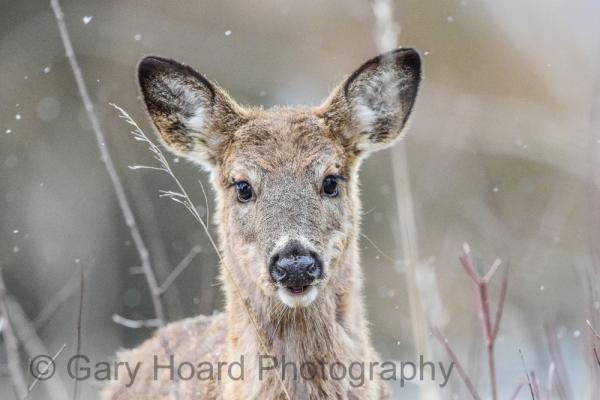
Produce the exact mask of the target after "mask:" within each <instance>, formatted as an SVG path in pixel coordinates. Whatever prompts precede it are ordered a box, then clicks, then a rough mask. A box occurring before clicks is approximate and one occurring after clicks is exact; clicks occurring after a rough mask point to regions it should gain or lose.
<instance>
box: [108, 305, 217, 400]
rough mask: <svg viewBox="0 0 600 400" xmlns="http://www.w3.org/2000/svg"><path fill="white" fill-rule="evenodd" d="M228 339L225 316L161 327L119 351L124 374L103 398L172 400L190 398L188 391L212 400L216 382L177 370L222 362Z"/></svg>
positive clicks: (196, 318)
mask: <svg viewBox="0 0 600 400" xmlns="http://www.w3.org/2000/svg"><path fill="white" fill-rule="evenodd" d="M225 340H226V319H225V316H224V315H223V314H216V315H213V316H204V315H200V316H197V317H194V318H186V319H183V320H180V321H176V322H172V323H170V324H168V325H166V326H164V327H162V328H159V329H157V331H156V332H155V333H154V335H153V337H151V338H150V339H147V340H146V341H145V342H143V343H142V344H141V345H139V346H138V347H136V348H133V349H131V350H124V351H121V352H119V354H118V359H119V360H118V363H120V364H121V366H122V367H121V371H122V373H121V374H119V376H118V377H117V379H116V380H115V381H113V382H112V383H110V384H109V385H108V386H107V387H106V388H105V389H104V391H103V394H102V399H103V400H117V399H118V400H136V399H140V400H141V399H157V400H158V399H171V398H173V395H175V396H176V393H179V395H183V398H187V397H186V395H187V394H188V392H192V393H195V394H196V395H198V394H201V393H202V394H204V395H205V397H201V398H211V397H210V396H208V394H209V393H210V392H211V391H212V390H214V388H213V386H214V382H212V381H210V380H206V379H205V380H201V379H181V377H180V373H181V370H180V371H179V372H178V369H179V368H181V369H182V370H184V373H187V372H186V371H185V368H187V366H185V364H191V365H193V366H194V369H197V368H198V365H199V364H200V363H203V362H208V363H214V362H215V361H216V360H219V359H220V358H221V357H223V355H224V352H225ZM136 369H137V370H136ZM188 369H189V368H188ZM128 371H131V372H128ZM132 376H133V377H132ZM175 398H177V396H176V397H175Z"/></svg>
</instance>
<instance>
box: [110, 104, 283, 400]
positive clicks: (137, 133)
mask: <svg viewBox="0 0 600 400" xmlns="http://www.w3.org/2000/svg"><path fill="white" fill-rule="evenodd" d="M110 105H111V106H113V107H114V108H115V109H116V110H118V111H119V113H120V117H121V118H122V119H124V120H125V121H126V122H127V123H128V124H129V125H131V126H132V127H133V130H131V134H132V135H133V137H134V139H135V140H137V141H140V142H143V143H146V145H147V146H148V150H149V151H150V152H151V153H152V154H153V155H154V159H155V160H156V161H158V163H159V164H160V167H150V169H155V170H156V169H158V170H160V171H163V172H165V173H167V174H168V175H169V176H170V177H171V179H172V180H173V182H174V183H175V186H176V188H177V191H172V190H161V191H160V192H159V193H160V196H161V197H167V198H169V199H171V200H173V201H174V202H176V203H179V204H181V205H182V206H184V207H185V208H186V209H187V210H188V211H189V212H190V214H192V216H193V217H194V219H195V220H196V221H197V222H198V223H199V224H200V225H201V226H202V229H203V230H204V233H205V234H206V236H207V238H208V240H209V242H210V244H211V246H212V247H213V249H214V250H215V252H216V253H217V257H218V258H219V262H220V263H221V266H222V267H223V270H224V271H225V273H226V274H227V277H228V278H229V280H230V281H231V283H232V284H233V286H234V293H235V294H236V296H238V298H239V300H240V301H241V302H242V304H243V306H244V309H245V310H246V313H247V314H248V318H249V319H250V321H251V323H252V325H253V327H254V330H255V332H256V335H257V338H258V341H259V344H260V347H261V350H262V351H263V354H266V355H269V354H270V353H269V351H268V348H267V346H266V344H265V341H264V338H263V335H262V333H261V329H260V327H259V325H258V322H257V320H256V317H255V313H254V310H252V306H251V303H250V302H249V301H247V300H245V299H244V298H243V296H242V291H241V289H240V285H239V284H238V282H237V280H236V279H235V275H234V274H233V273H232V271H231V270H230V269H229V266H228V265H227V264H226V263H225V260H224V259H223V256H222V255H221V252H220V251H219V247H218V246H217V244H216V241H215V240H214V238H213V236H212V234H211V233H210V230H209V229H208V225H207V224H206V222H205V221H204V220H203V219H202V217H200V214H199V213H198V210H197V209H196V207H195V206H194V204H193V203H192V200H191V198H190V196H189V195H188V193H187V191H186V190H185V188H184V187H183V185H182V184H181V182H180V181H179V178H177V176H176V175H175V174H174V173H173V170H172V169H171V166H170V165H169V162H168V161H167V158H166V157H165V156H164V154H163V152H162V151H161V149H160V148H159V147H158V146H157V145H156V144H154V142H153V141H151V140H150V139H149V138H148V137H147V136H146V134H145V133H144V131H142V129H141V128H140V127H139V125H138V124H137V123H136V122H135V121H134V120H133V118H131V116H130V115H129V114H128V113H127V112H126V111H125V110H123V109H122V108H121V107H119V106H118V105H116V104H113V103H110ZM130 168H132V169H145V168H148V167H146V166H143V165H138V166H134V167H130ZM198 182H199V183H200V186H201V187H202V186H203V185H202V181H198ZM202 190H204V188H202ZM114 317H115V316H113V320H114ZM275 375H276V377H277V380H278V381H279V383H280V384H281V387H282V390H283V393H284V394H285V396H286V398H287V399H288V400H291V397H290V395H289V393H288V391H287V389H286V387H285V384H284V382H283V379H282V377H281V375H280V374H277V373H275Z"/></svg>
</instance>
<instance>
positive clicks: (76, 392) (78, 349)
mask: <svg viewBox="0 0 600 400" xmlns="http://www.w3.org/2000/svg"><path fill="white" fill-rule="evenodd" d="M79 278H80V279H79V310H78V314H77V339H76V342H75V346H76V347H75V354H76V355H79V354H80V353H81V327H82V321H83V294H84V290H85V275H84V273H83V265H82V266H81V271H80V277H79ZM75 370H76V371H79V357H77V358H76V359H75ZM78 398H79V379H75V383H74V385H73V400H77V399H78Z"/></svg>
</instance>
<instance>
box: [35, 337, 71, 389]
mask: <svg viewBox="0 0 600 400" xmlns="http://www.w3.org/2000/svg"><path fill="white" fill-rule="evenodd" d="M66 348H67V344H66V343H65V344H63V345H62V347H61V348H60V350H58V352H56V354H54V356H53V357H52V361H51V362H48V363H47V364H46V368H44V369H43V370H41V371H39V372H36V374H35V375H36V377H35V379H34V380H33V382H31V385H29V387H28V388H27V393H31V391H32V390H33V388H35V385H37V383H38V382H39V381H40V378H41V377H43V376H45V375H46V374H47V373H48V371H50V368H54V367H53V365H55V364H54V363H55V362H56V359H57V358H58V357H59V356H60V355H61V354H62V352H63V351H64V350H65V349H66ZM59 399H60V397H59Z"/></svg>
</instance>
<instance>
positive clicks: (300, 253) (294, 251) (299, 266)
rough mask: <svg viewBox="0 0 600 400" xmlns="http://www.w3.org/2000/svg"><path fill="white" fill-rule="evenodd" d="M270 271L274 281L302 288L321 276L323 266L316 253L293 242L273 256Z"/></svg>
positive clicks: (286, 285)
mask: <svg viewBox="0 0 600 400" xmlns="http://www.w3.org/2000/svg"><path fill="white" fill-rule="evenodd" d="M269 272H270V274H271V278H272V279H273V282H275V283H278V284H280V285H281V286H285V287H288V288H290V289H299V290H302V289H303V288H305V287H306V286H309V285H311V284H312V283H313V282H314V281H315V280H316V279H319V278H320V277H321V275H322V273H323V268H322V266H321V261H319V257H318V256H317V255H316V253H314V252H311V251H309V250H307V249H306V248H305V247H304V246H302V245H300V244H299V243H296V242H291V243H289V244H288V245H287V246H285V248H284V249H283V250H281V251H280V252H279V253H277V254H275V255H274V256H273V258H272V259H271V263H270V266H269Z"/></svg>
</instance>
